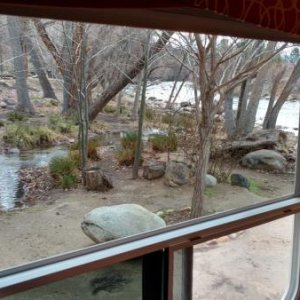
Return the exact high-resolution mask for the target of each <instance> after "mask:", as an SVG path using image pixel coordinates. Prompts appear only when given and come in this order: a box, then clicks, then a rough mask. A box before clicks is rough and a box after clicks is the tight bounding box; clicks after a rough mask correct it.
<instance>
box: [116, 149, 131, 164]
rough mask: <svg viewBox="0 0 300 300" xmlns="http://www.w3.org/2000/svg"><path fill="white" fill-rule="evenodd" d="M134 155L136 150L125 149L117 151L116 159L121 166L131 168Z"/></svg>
mask: <svg viewBox="0 0 300 300" xmlns="http://www.w3.org/2000/svg"><path fill="white" fill-rule="evenodd" d="M134 154H135V151H134V150H132V149H126V148H123V149H120V150H119V151H117V154H116V157H117V160H118V162H119V164H120V165H121V166H131V165H133V162H134Z"/></svg>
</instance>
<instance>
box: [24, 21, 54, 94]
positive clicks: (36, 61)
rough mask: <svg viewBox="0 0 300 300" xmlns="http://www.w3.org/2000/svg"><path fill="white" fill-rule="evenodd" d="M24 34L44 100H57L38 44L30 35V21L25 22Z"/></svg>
mask: <svg viewBox="0 0 300 300" xmlns="http://www.w3.org/2000/svg"><path fill="white" fill-rule="evenodd" d="M23 24H24V33H23V37H22V39H23V41H24V44H25V45H26V48H27V51H28V54H29V56H30V59H31V63H32V65H33V67H34V70H35V72H36V74H37V76H38V79H39V82H40V85H41V87H42V90H43V97H44V98H52V99H57V98H56V95H55V92H54V90H53V88H52V86H51V83H50V81H49V79H48V77H47V74H46V72H45V68H44V66H43V64H42V58H41V56H40V54H39V50H38V47H37V45H36V44H34V42H33V38H32V36H31V34H30V32H31V30H30V28H29V22H28V20H24V22H23Z"/></svg>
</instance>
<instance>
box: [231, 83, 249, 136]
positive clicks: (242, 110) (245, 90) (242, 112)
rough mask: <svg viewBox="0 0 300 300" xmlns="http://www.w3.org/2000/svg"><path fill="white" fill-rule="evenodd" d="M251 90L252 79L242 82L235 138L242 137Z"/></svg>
mask: <svg viewBox="0 0 300 300" xmlns="http://www.w3.org/2000/svg"><path fill="white" fill-rule="evenodd" d="M250 89H251V79H246V80H244V81H243V82H242V85H241V91H240V97H239V104H238V110H237V114H236V134H235V136H236V137H238V136H242V135H243V129H244V125H245V120H246V110H247V101H248V96H249V92H250Z"/></svg>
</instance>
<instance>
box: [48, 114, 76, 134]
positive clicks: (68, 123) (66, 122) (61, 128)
mask: <svg viewBox="0 0 300 300" xmlns="http://www.w3.org/2000/svg"><path fill="white" fill-rule="evenodd" d="M48 122H49V127H50V128H51V129H53V130H55V131H58V132H60V133H70V132H72V127H73V126H74V122H73V121H72V120H71V119H69V118H65V117H64V116H62V115H61V114H52V115H50V117H49V121H48Z"/></svg>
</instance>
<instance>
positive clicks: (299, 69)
mask: <svg viewBox="0 0 300 300" xmlns="http://www.w3.org/2000/svg"><path fill="white" fill-rule="evenodd" d="M284 72H285V70H280V71H279V73H278V74H277V76H276V78H275V81H274V84H273V87H272V90H271V97H270V102H269V106H268V109H267V113H266V115H265V119H264V123H263V127H264V128H266V129H267V128H268V129H269V128H275V125H276V122H277V118H278V115H279V112H280V109H281V108H282V106H283V104H284V103H285V101H286V100H287V98H288V96H289V95H290V94H291V92H292V91H293V89H294V88H295V86H296V84H297V82H298V81H299V78H300V59H298V62H297V63H296V65H295V66H294V68H293V71H292V73H291V75H290V76H289V78H288V80H287V82H286V84H285V86H284V88H283V90H282V91H281V93H280V95H279V97H278V98H277V100H276V101H275V97H276V90H277V88H276V87H277V84H278V83H279V82H280V79H281V78H282V77H283V74H284Z"/></svg>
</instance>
